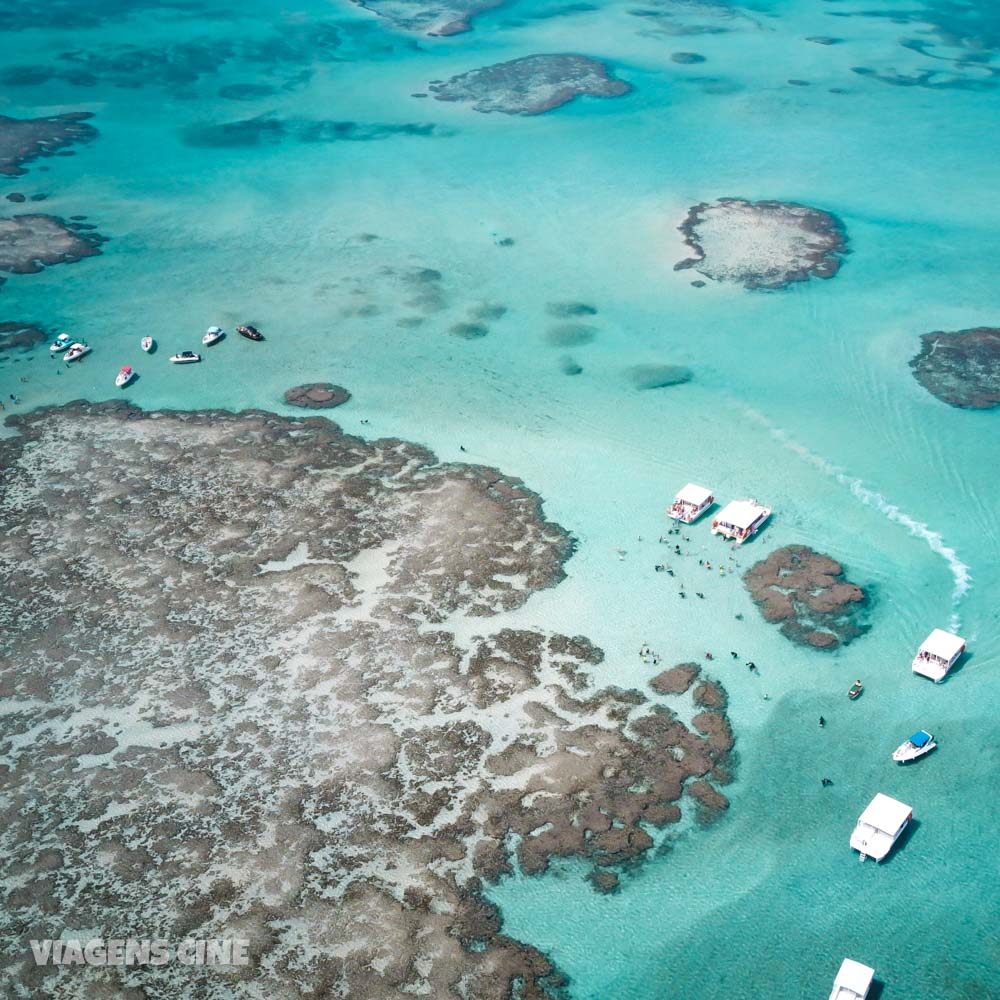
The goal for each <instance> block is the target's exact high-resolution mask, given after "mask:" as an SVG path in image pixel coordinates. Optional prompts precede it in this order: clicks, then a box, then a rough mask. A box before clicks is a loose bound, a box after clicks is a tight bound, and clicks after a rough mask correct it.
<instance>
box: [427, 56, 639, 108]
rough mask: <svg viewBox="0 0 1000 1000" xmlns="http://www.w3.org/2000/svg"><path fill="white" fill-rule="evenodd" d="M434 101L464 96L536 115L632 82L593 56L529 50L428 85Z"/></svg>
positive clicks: (616, 91)
mask: <svg viewBox="0 0 1000 1000" xmlns="http://www.w3.org/2000/svg"><path fill="white" fill-rule="evenodd" d="M428 89H429V90H430V91H431V92H432V93H433V95H434V97H435V98H436V99H437V100H439V101H465V102H466V103H469V104H471V105H472V108H473V110H474V111H481V112H483V113H484V114H488V113H489V112H491V111H499V112H501V113H502V114H505V115H540V114H542V113H543V112H545V111H551V110H552V109H553V108H558V107H562V105H564V104H567V103H569V102H570V101H572V100H573V99H574V98H575V97H580V96H581V95H588V96H591V97H621V96H622V95H624V94H627V93H628V92H629V91H630V90H631V89H632V87H631V85H630V84H628V83H626V82H625V81H624V80H619V79H617V78H616V77H614V76H611V75H610V74H609V72H608V68H607V66H605V64H604V63H602V62H599V61H598V60H597V59H591V58H590V57H589V56H581V55H568V54H559V55H533V56H522V57H521V58H520V59H511V60H510V61H509V62H502V63H495V64H494V65H492V66H481V67H480V68H479V69H472V70H469V71H468V72H467V73H459V74H458V76H453V77H452V78H451V79H450V80H446V81H440V80H435V81H434V82H433V83H431V84H430V86H429V88H428Z"/></svg>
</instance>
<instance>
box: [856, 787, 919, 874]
mask: <svg viewBox="0 0 1000 1000" xmlns="http://www.w3.org/2000/svg"><path fill="white" fill-rule="evenodd" d="M911 819H913V809H912V808H910V806H908V805H906V804H905V803H904V802H900V801H899V799H894V798H891V797H890V796H888V795H883V794H882V793H881V792H879V793H878V795H876V796H875V798H873V799H872V800H871V802H869V803H868V807H867V808H866V809H865V811H864V812H863V813H862V814H861V815H860V816H859V817H858V825H857V826H856V827H855V828H854V833H852V834H851V847H852V848H853V849H854V850H855V851H857V852H858V853H859V854H860V855H861V860H862V861H864V860H865V858H874V859H875V860H876V861H881V860H882V859H883V858H884V857H885V856H886V855H887V854H888V853H889V851H891V850H892V845H893V844H895V843H896V841H897V840H899V835H900V834H901V833H902V832H903V831H904V830H905V829H906V826H907V824H908V823H909V822H910V820H911Z"/></svg>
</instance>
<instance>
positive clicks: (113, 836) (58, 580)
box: [0, 401, 731, 1000]
mask: <svg viewBox="0 0 1000 1000" xmlns="http://www.w3.org/2000/svg"><path fill="white" fill-rule="evenodd" d="M8 426H10V427H11V428H12V429H13V430H14V431H15V432H16V433H15V434H14V435H12V436H8V437H4V438H0V467H3V468H4V470H5V472H4V476H3V478H2V480H0V620H2V621H4V622H16V627H14V628H10V627H7V628H4V629H2V630H0V698H3V699H4V701H5V703H6V704H8V705H13V706H16V709H15V710H12V711H10V712H8V713H7V714H6V715H5V718H4V736H3V741H4V747H3V750H4V755H5V756H4V764H3V767H0V777H4V775H6V779H7V780H6V783H5V793H6V798H5V801H4V805H3V807H2V808H3V816H2V818H3V822H2V823H0V884H2V885H3V886H5V887H10V886H12V885H14V879H15V873H16V879H17V885H16V886H15V887H14V888H13V889H10V888H5V889H4V890H3V892H4V899H3V902H4V917H5V920H6V921H7V926H10V927H13V928H16V929H17V932H16V933H14V934H10V935H7V936H6V937H5V938H4V939H3V940H2V941H0V954H2V955H3V957H4V959H5V961H4V963H3V964H2V965H0V969H2V970H3V971H0V989H4V990H6V992H9V991H10V987H11V984H12V983H15V982H17V983H25V982H28V983H33V982H34V981H35V979H34V978H33V977H36V976H38V975H39V973H38V971H37V969H36V968H35V967H34V964H33V962H32V959H31V953H30V950H28V949H26V948H25V947H24V943H23V941H22V940H21V938H22V937H23V936H24V935H26V934H28V932H29V929H30V933H31V934H32V935H33V936H34V935H37V936H38V937H42V938H44V937H54V936H58V934H59V933H60V932H61V930H62V929H64V928H65V927H102V928H133V927H157V928H162V933H163V934H164V936H165V937H176V938H180V937H183V936H187V935H190V936H192V937H199V938H202V937H219V936H225V935H232V936H238V937H244V938H247V939H249V941H250V965H249V966H248V967H247V968H246V969H244V970H241V971H240V976H241V983H242V984H244V985H246V986H247V988H250V986H251V984H252V990H253V991H254V992H256V993H260V995H262V996H263V995H266V996H274V997H278V996H290V995H292V994H295V995H299V994H302V993H309V994H315V995H316V996H325V995H329V993H330V984H331V983H336V984H337V987H336V990H337V992H339V993H340V994H342V995H344V996H357V997H390V996H392V997H396V996H409V995H417V996H429V997H447V996H453V995H454V996H458V995H460V994H461V993H462V992H463V991H464V995H466V996H469V997H475V998H476V1000H509V997H510V996H511V995H512V993H514V991H515V990H516V991H517V995H520V996H522V997H525V998H526V1000H528V998H533V1000H543V998H544V997H545V996H547V995H548V992H547V990H548V987H549V986H552V985H553V984H554V983H557V982H559V981H560V980H559V978H558V975H557V973H556V972H555V970H554V969H553V967H552V965H551V963H550V962H548V960H546V959H545V957H544V956H543V955H541V954H540V953H539V952H538V951H536V950H535V949H533V948H530V947H528V946H525V945H522V944H520V943H518V942H516V941H513V940H512V939H510V938H509V937H507V936H506V935H504V934H503V932H502V928H501V923H500V920H499V915H498V914H497V912H496V910H495V908H494V907H493V906H492V904H490V903H488V902H487V901H485V900H484V899H483V898H482V896H481V885H482V882H481V880H483V879H485V880H491V879H493V880H495V879H496V878H498V877H500V876H501V875H502V874H504V873H505V872H507V871H510V869H511V857H510V854H509V851H510V850H511V849H512V847H513V845H516V852H517V857H518V861H519V863H520V865H521V868H522V870H523V871H524V872H525V873H532V872H539V871H543V870H544V869H545V868H547V867H548V866H549V865H550V864H552V863H553V861H556V860H558V859H560V858H577V859H579V860H580V861H582V862H584V863H586V864H587V867H588V868H591V869H596V870H598V871H601V870H605V871H608V872H609V873H611V874H618V872H617V871H616V869H620V868H621V867H623V866H626V865H627V866H631V865H634V864H636V863H638V862H639V861H640V860H641V859H642V858H643V857H644V856H646V855H647V854H648V852H649V851H650V850H651V848H652V846H653V840H652V838H651V837H650V835H649V833H648V832H647V829H646V827H648V826H658V825H663V824H666V823H673V822H676V821H677V820H678V819H679V818H680V816H681V811H682V808H683V809H684V810H688V809H695V810H697V812H698V815H699V817H701V816H702V815H703V814H704V813H705V812H706V811H712V810H714V811H716V812H717V811H719V810H721V809H722V808H724V803H725V797H724V796H722V794H721V793H720V792H718V791H717V790H714V791H713V789H714V788H715V784H718V783H721V782H723V781H724V780H725V775H726V773H727V767H728V766H729V761H730V757H731V753H730V752H729V751H728V750H726V749H725V748H726V747H727V746H731V743H730V742H729V737H730V735H731V734H729V733H728V727H727V725H726V724H725V723H724V722H723V721H721V719H722V717H721V716H719V715H718V713H704V712H703V713H701V715H700V716H698V717H697V719H698V721H697V723H695V722H692V724H691V726H690V727H689V726H687V725H685V724H684V723H683V722H682V721H681V720H680V719H679V718H678V717H677V716H676V715H675V714H674V713H673V712H672V711H671V710H670V709H669V708H668V707H667V706H666V705H664V704H661V703H653V702H651V701H649V700H647V698H646V696H645V695H644V694H643V693H641V692H638V691H624V690H618V689H600V688H597V687H595V685H594V683H593V680H592V677H591V668H593V667H594V666H596V665H597V664H599V663H600V662H601V661H602V658H603V654H602V653H601V651H600V650H599V649H597V648H596V647H595V646H594V645H593V644H592V643H591V642H590V641H589V640H587V639H586V638H585V637H583V636H580V635H576V636H570V635H558V634H550V633H547V632H543V631H540V630H535V629H531V630H529V629H511V628H502V629H493V630H491V629H490V618H491V617H492V616H494V615H496V614H498V613H500V612H502V611H510V610H514V609H517V608H520V607H522V606H523V605H524V604H525V602H526V601H527V600H528V599H529V598H530V597H531V596H532V594H535V593H536V592H537V591H538V590H540V589H542V588H546V587H551V586H554V585H556V584H558V583H559V581H560V580H561V579H562V578H563V576H564V569H563V564H564V562H565V561H566V559H567V558H568V557H569V556H570V554H571V552H572V549H573V542H572V539H571V538H570V536H569V535H568V533H567V532H566V531H565V530H564V529H563V528H561V527H559V526H558V525H556V524H553V523H552V522H550V521H548V520H546V518H545V517H544V515H543V512H542V506H541V501H540V499H539V498H538V497H537V496H536V495H535V494H533V493H532V492H531V491H530V490H528V489H527V488H526V487H525V485H524V484H523V483H522V482H520V481H519V480H517V479H514V478H512V477H509V476H505V475H503V474H502V473H500V472H498V471H497V470H496V469H490V468H486V467H484V466H477V465H465V464H461V463H441V462H439V461H438V460H437V458H436V457H435V456H434V455H433V454H432V453H431V452H430V451H428V450H427V449H425V448H422V447H420V446H418V445H414V444H410V443H408V442H406V441H401V440H398V439H394V438H389V439H377V440H372V441H365V440H363V439H361V438H358V437H354V436H352V435H348V434H345V433H343V431H341V430H340V428H338V427H337V426H336V425H335V424H333V423H331V422H330V421H329V420H327V419H326V418H324V417H320V416H315V415H309V416H302V417H298V418H291V417H284V416H279V415H277V414H273V413H267V412H263V411H258V410H249V411H244V412H242V413H232V412H227V411H221V410H217V411H155V410H153V411H143V410H140V409H138V408H136V407H133V406H129V405H128V404H126V403H123V402H122V401H115V402H112V403H105V404H89V403H84V402H78V403H73V404H69V405H67V406H63V407H53V408H47V409H39V410H34V411H32V412H31V413H28V414H25V415H18V416H16V417H12V418H8ZM123 454H127V455H128V461H127V462H122V461H121V456H122V455H123ZM470 626H471V627H470ZM464 636H471V637H472V638H469V639H466V638H464ZM706 715H708V716H709V717H708V718H706V717H705V716H706ZM15 778H16V780H14V779H15ZM81 788H85V790H86V794H81V791H80V790H81ZM80 872H87V878H86V879H80V878H79V873H80ZM611 884H612V880H611V879H610V878H602V879H601V880H600V881H599V882H597V885H596V887H597V888H598V889H608V888H610V887H611ZM473 945H474V946H473ZM127 972H128V983H127V985H128V989H129V990H131V991H134V992H140V991H143V992H149V993H150V994H152V993H156V994H157V995H162V996H205V997H207V996H214V995H215V994H216V993H217V992H218V988H219V986H218V984H219V979H218V971H217V970H213V969H209V968H204V967H198V966H183V967H182V966H176V965H168V966H164V967H158V968H150V967H148V966H136V967H134V968H129V969H128V970H127ZM114 974H115V970H114V969H111V970H109V969H106V968H90V967H86V966H83V967H79V968H76V969H75V970H74V983H76V984H79V985H78V986H75V987H74V988H75V989H78V990H80V991H85V992H87V994H88V995H90V994H91V993H94V990H97V991H98V992H100V991H102V990H103V991H104V992H108V990H111V992H112V993H114V994H115V995H118V994H119V993H121V992H122V989H124V985H123V983H121V982H119V980H118V979H113V980H109V979H108V978H107V977H108V976H109V975H114ZM109 983H111V984H112V985H108V984H109ZM102 984H103V985H102ZM105 986H108V989H104V987H105ZM241 988H242V987H241ZM43 992H45V991H44V990H42V989H38V990H35V993H37V994H38V995H41V994H42V993H43ZM81 995H83V994H82V993H81ZM94 995H96V993H94ZM108 995H111V994H110V993H109V994H108Z"/></svg>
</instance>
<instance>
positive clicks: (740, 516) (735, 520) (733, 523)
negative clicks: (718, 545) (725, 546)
mask: <svg viewBox="0 0 1000 1000" xmlns="http://www.w3.org/2000/svg"><path fill="white" fill-rule="evenodd" d="M770 516H771V508H770V507H765V506H764V505H763V504H759V503H757V501H756V500H732V501H730V503H728V504H726V506H725V507H723V509H722V510H720V511H719V513H718V514H717V515H716V516H715V517H714V518H713V519H712V534H713V535H722V536H724V537H725V538H731V539H732V540H733V541H734V542H736V544H737V545H742V544H743V543H744V542H745V541H746V540H747V539H748V538H752V537H753V536H754V535H756V534H757V532H758V531H760V529H761V528H762V527H763V526H764V522H765V521H766V520H767V519H768V518H769V517H770Z"/></svg>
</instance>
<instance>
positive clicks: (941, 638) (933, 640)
mask: <svg viewBox="0 0 1000 1000" xmlns="http://www.w3.org/2000/svg"><path fill="white" fill-rule="evenodd" d="M964 652H965V640H964V639H963V638H962V637H961V636H960V635H954V634H953V633H951V632H945V630H944V629H942V628H936V629H934V631H933V632H931V634H930V635H929V636H927V638H926V639H924V641H923V642H922V643H921V644H920V648H919V649H918V650H917V655H916V656H915V657H914V658H913V672H914V673H915V674H920V675H921V676H922V677H929V678H930V679H931V680H932V681H934V683H935V684H937V683H939V682H940V681H943V680H944V679H945V676H946V675H947V673H948V671H949V670H951V668H952V667H953V666H955V664H956V663H957V662H958V658H959V657H960V656H961V655H962V654H963V653H964Z"/></svg>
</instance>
